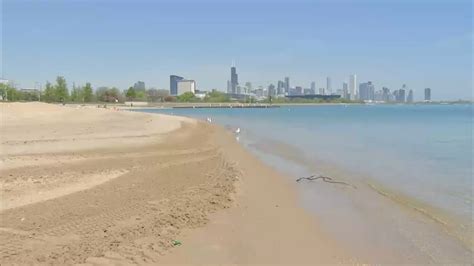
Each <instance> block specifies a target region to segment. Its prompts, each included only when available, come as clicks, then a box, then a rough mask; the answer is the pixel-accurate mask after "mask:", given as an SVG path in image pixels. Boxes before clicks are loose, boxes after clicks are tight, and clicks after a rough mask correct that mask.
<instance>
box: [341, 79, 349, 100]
mask: <svg viewBox="0 0 474 266" xmlns="http://www.w3.org/2000/svg"><path fill="white" fill-rule="evenodd" d="M342 97H343V98H344V99H349V86H348V85H347V82H343V83H342Z"/></svg>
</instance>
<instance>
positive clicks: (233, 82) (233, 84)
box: [230, 66, 239, 93]
mask: <svg viewBox="0 0 474 266" xmlns="http://www.w3.org/2000/svg"><path fill="white" fill-rule="evenodd" d="M237 85H239V76H238V75H237V69H236V68H235V66H232V67H231V68H230V90H231V92H232V93H237Z"/></svg>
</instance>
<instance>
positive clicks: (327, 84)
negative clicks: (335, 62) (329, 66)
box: [326, 77, 332, 94]
mask: <svg viewBox="0 0 474 266" xmlns="http://www.w3.org/2000/svg"><path fill="white" fill-rule="evenodd" d="M326 93H327V94H332V88H331V78H330V77H327V78H326Z"/></svg>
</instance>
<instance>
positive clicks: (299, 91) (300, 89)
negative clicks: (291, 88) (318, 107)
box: [295, 86, 303, 95]
mask: <svg viewBox="0 0 474 266" xmlns="http://www.w3.org/2000/svg"><path fill="white" fill-rule="evenodd" d="M295 91H296V92H295V93H296V95H303V88H302V87H300V86H296V87H295Z"/></svg>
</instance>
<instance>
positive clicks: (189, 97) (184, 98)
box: [177, 91, 196, 102]
mask: <svg viewBox="0 0 474 266" xmlns="http://www.w3.org/2000/svg"><path fill="white" fill-rule="evenodd" d="M177 98H178V101H180V102H192V101H195V100H196V97H195V96H194V93H192V92H190V91H188V92H185V93H183V94H181V95H179V96H178V97H177Z"/></svg>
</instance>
